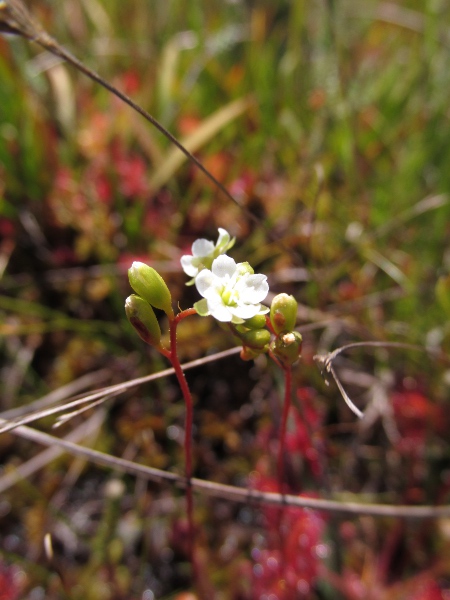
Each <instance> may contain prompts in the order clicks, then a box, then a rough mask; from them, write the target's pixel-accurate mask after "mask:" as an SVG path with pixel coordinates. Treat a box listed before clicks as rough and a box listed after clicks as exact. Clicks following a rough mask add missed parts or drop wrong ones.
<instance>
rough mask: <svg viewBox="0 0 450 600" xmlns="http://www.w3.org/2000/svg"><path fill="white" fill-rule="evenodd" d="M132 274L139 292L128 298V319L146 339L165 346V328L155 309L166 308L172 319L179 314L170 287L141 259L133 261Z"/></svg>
mask: <svg viewBox="0 0 450 600" xmlns="http://www.w3.org/2000/svg"><path fill="white" fill-rule="evenodd" d="M128 278H129V281H130V285H131V287H132V288H133V290H134V291H135V292H136V294H132V295H131V296H128V298H127V299H126V301H125V312H126V315H127V317H128V320H129V321H130V323H131V325H132V326H133V327H134V329H135V330H136V331H137V333H138V334H139V336H140V337H141V338H142V339H143V340H144V342H146V343H147V344H150V345H151V346H154V347H155V348H157V349H162V345H161V329H160V327H159V323H158V320H157V318H156V315H155V312H154V310H153V309H154V308H158V309H160V310H163V311H164V312H165V313H166V315H167V317H168V318H169V320H170V321H172V320H173V319H174V318H175V315H174V312H173V309H172V296H171V295H170V292H169V288H168V287H167V285H166V282H165V281H164V279H163V278H162V277H161V275H159V273H157V272H156V271H155V269H152V267H149V266H148V265H145V264H144V263H141V262H134V263H133V264H132V265H131V268H130V269H129V270H128Z"/></svg>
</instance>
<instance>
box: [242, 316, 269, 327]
mask: <svg viewBox="0 0 450 600" xmlns="http://www.w3.org/2000/svg"><path fill="white" fill-rule="evenodd" d="M244 325H245V326H246V327H248V328H249V329H262V328H263V327H265V326H266V315H255V316H254V317H252V318H251V319H247V320H246V321H245V323H244Z"/></svg>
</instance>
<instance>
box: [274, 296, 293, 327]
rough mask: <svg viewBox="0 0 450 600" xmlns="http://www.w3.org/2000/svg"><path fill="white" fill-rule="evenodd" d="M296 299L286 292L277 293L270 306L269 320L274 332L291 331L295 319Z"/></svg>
mask: <svg viewBox="0 0 450 600" xmlns="http://www.w3.org/2000/svg"><path fill="white" fill-rule="evenodd" d="M297 307H298V304H297V300H296V299H295V298H294V296H289V295H288V294H278V295H277V296H275V298H274V299H273V300H272V306H271V307H270V322H271V323H272V327H273V329H274V331H275V333H277V334H280V333H284V332H288V331H292V330H293V329H294V327H295V322H296V321H297Z"/></svg>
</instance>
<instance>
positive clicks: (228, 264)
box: [211, 254, 236, 279]
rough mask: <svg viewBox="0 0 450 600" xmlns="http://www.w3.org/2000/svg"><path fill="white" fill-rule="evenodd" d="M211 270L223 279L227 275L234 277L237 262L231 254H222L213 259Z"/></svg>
mask: <svg viewBox="0 0 450 600" xmlns="http://www.w3.org/2000/svg"><path fill="white" fill-rule="evenodd" d="M211 270H212V272H213V273H214V275H217V277H220V278H221V279H222V278H224V277H226V276H227V275H228V276H229V277H232V276H233V274H234V272H235V271H236V262H235V261H234V260H233V259H232V258H231V257H230V256H227V255H226V254H221V255H220V256H218V257H217V258H216V259H215V260H214V261H213V264H212V267H211Z"/></svg>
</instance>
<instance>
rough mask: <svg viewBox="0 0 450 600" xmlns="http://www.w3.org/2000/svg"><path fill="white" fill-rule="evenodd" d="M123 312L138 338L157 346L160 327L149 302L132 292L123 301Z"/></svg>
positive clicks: (159, 337)
mask: <svg viewBox="0 0 450 600" xmlns="http://www.w3.org/2000/svg"><path fill="white" fill-rule="evenodd" d="M125 312H126V315H127V317H128V320H129V321H130V323H131V324H132V325H133V327H134V329H135V330H136V331H137V333H138V334H139V336H140V338H141V339H143V340H144V342H146V343H147V344H150V345H151V346H156V347H157V348H159V347H160V346H161V329H160V328H159V323H158V320H157V319H156V315H155V313H154V312H153V308H152V307H151V306H150V304H149V303H148V302H147V301H146V300H144V299H143V298H141V297H140V296H136V295H135V294H132V295H131V296H128V298H127V299H126V301H125Z"/></svg>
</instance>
